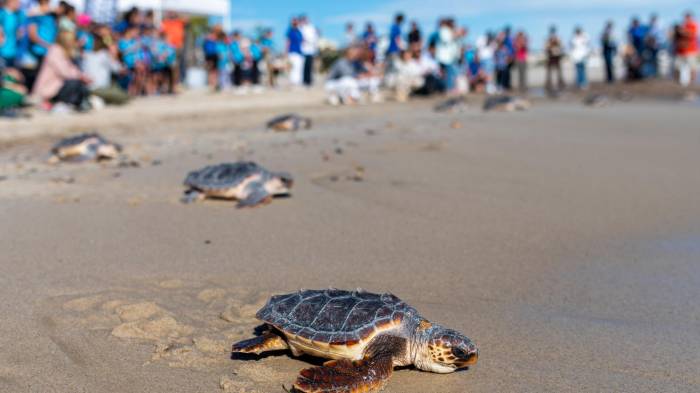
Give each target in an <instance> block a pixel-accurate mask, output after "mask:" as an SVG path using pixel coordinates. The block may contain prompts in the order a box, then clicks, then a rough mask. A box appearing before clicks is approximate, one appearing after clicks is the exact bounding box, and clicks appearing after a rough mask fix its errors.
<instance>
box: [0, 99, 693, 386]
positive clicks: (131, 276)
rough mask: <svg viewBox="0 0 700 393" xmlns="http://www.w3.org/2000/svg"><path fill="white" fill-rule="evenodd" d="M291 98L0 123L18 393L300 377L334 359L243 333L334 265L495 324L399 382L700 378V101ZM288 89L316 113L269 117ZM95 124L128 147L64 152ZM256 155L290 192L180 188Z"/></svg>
mask: <svg viewBox="0 0 700 393" xmlns="http://www.w3.org/2000/svg"><path fill="white" fill-rule="evenodd" d="M290 97H291V93H275V94H272V93H270V94H267V95H262V96H255V97H252V98H249V99H246V98H240V97H232V96H226V95H224V96H215V97H209V96H207V95H204V94H203V93H202V94H200V95H196V94H194V95H187V96H185V97H180V98H175V99H168V98H163V99H154V100H151V101H144V104H143V105H132V106H130V107H127V108H118V109H114V110H112V109H110V110H108V111H105V112H102V113H96V114H94V115H88V116H84V117H82V116H72V117H69V118H64V119H60V118H51V117H48V116H43V117H42V116H39V117H38V118H34V119H30V120H20V121H17V122H7V123H5V122H3V123H2V124H0V134H1V135H2V139H0V145H1V146H2V148H1V149H0V200H1V202H0V217H2V219H1V220H0V234H1V235H0V248H1V249H2V250H3V251H2V253H1V259H0V297H1V298H2V300H3V301H2V302H0V314H1V315H2V316H3V322H2V323H0V348H2V351H0V391H1V392H36V393H49V392H61V393H63V392H65V393H77V392H91V393H93V392H134V393H136V392H173V393H174V392H178V393H179V392H182V393H185V392H186V393H194V392H235V393H243V392H245V393H252V392H259V393H269V392H283V390H282V386H283V385H285V386H288V387H289V386H290V385H291V383H292V382H293V381H294V378H295V376H296V375H297V373H298V371H299V370H300V369H302V368H304V367H307V366H308V365H309V362H310V361H311V362H313V360H311V359H306V358H302V359H295V358H292V357H291V356H286V355H285V356H268V357H263V358H260V359H257V360H249V361H242V360H232V359H231V358H230V357H231V353H230V349H231V344H232V343H233V342H234V341H236V340H240V339H243V338H247V337H249V336H250V335H251V332H252V330H253V328H254V327H255V326H257V325H258V323H257V322H256V320H255V318H254V314H255V312H256V311H257V309H258V308H259V307H261V306H262V305H263V304H264V302H265V301H266V299H267V298H268V297H269V296H270V295H271V294H276V293H283V292H288V291H295V290H297V289H300V288H327V287H337V288H344V289H355V288H358V287H361V288H364V289H366V290H370V291H373V292H392V293H394V294H396V295H397V296H399V297H401V298H402V299H403V300H405V301H407V302H409V303H410V304H411V305H413V306H414V307H416V308H417V309H418V310H419V311H420V312H421V313H422V314H423V315H424V316H425V317H427V318H429V319H431V320H434V321H435V322H438V323H441V324H444V325H446V326H449V327H452V328H454V329H457V330H460V331H462V332H464V333H465V334H467V335H468V336H469V337H471V338H472V339H473V340H474V341H475V342H476V343H477V345H478V346H479V348H480V360H479V363H478V364H477V365H476V366H475V367H473V368H471V369H469V370H467V371H463V372H458V373H454V374H450V375H437V374H430V373H425V372H420V371H417V370H412V369H405V370H399V371H397V372H396V373H395V374H394V376H393V377H392V379H391V381H390V383H389V385H388V386H387V388H386V390H385V391H386V392H389V393H409V392H436V393H463V392H697V391H700V374H698V370H700V356H699V355H698V354H699V353H700V334H699V333H698V332H699V331H700V302H698V301H697V299H698V298H700V266H698V260H699V259H700V203H698V197H697V195H698V194H699V193H700V176H699V175H698V166H699V165H700V155H698V146H700V134H699V133H698V129H699V127H698V124H700V110H698V109H700V106H698V104H697V103H694V102H683V101H680V100H667V99H665V100H652V99H648V98H640V99H632V100H631V101H629V102H621V101H615V102H613V103H611V105H609V106H607V107H602V108H589V107H585V106H583V105H582V104H581V102H580V100H579V99H578V98H575V97H570V98H569V99H562V100H559V101H549V100H544V99H541V100H537V101H535V105H534V106H533V108H532V109H531V110H529V111H526V112H518V113H484V112H482V111H481V108H480V103H479V100H478V99H476V98H475V99H473V100H472V104H471V105H470V107H469V108H468V109H467V110H466V111H464V112H461V113H452V114H437V113H434V112H433V110H432V106H433V105H434V104H435V102H436V101H413V102H410V103H408V104H403V105H402V104H396V103H384V104H379V105H374V106H357V107H345V108H343V107H341V108H333V107H327V106H323V105H321V104H320V103H319V102H320V100H319V99H318V98H319V94H318V92H310V93H309V94H308V95H306V97H308V98H303V99H298V100H297V99H294V100H290ZM168 100H172V101H168ZM204 103H207V104H206V105H205V104H204ZM246 105H247V106H246ZM205 107H206V110H204V109H203V108H205ZM290 110H293V111H298V112H300V113H302V114H306V115H309V116H311V117H312V118H313V119H314V127H313V129H311V130H308V131H300V132H298V133H274V132H269V131H266V130H265V129H264V124H265V121H266V120H267V119H268V118H270V117H272V116H274V115H276V114H279V113H283V112H286V111H290ZM57 119H58V120H57ZM90 129H96V130H99V132H101V133H102V134H103V135H105V136H107V137H109V138H112V139H114V140H116V141H118V142H119V143H121V144H123V145H124V146H125V153H126V154H127V155H128V157H129V159H128V160H127V161H123V162H122V163H121V165H120V163H119V162H107V163H103V164H96V163H87V164H61V165H55V166H52V165H48V164H46V163H45V160H46V158H47V157H48V150H49V148H50V147H51V145H52V144H53V143H54V142H55V141H56V140H57V139H58V138H59V137H60V136H65V135H69V134H71V133H74V132H78V131H87V130H90ZM243 159H245V160H254V161H256V162H258V163H260V164H262V165H264V166H265V167H267V168H269V169H272V170H284V171H288V172H290V173H292V174H293V175H294V177H295V184H294V188H293V190H292V191H293V192H292V196H291V197H289V198H279V199H275V200H274V201H273V202H272V203H271V204H270V205H267V206H264V207H261V208H256V209H236V208H235V203H232V202H227V201H205V202H203V203H198V204H192V205H183V204H181V203H180V202H179V198H180V196H181V194H182V192H183V186H182V181H183V179H184V177H185V175H186V174H187V172H188V171H190V170H193V169H197V168H200V167H202V166H204V165H208V164H213V163H218V162H222V161H235V160H243Z"/></svg>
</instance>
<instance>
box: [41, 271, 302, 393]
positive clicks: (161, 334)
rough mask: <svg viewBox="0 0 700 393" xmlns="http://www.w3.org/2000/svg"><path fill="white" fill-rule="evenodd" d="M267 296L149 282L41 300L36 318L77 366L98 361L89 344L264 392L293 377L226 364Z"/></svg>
mask: <svg viewBox="0 0 700 393" xmlns="http://www.w3.org/2000/svg"><path fill="white" fill-rule="evenodd" d="M268 297H269V294H268V293H264V292H262V291H259V290H255V289H241V288H233V289H231V288H223V286H218V285H214V284H211V283H185V282H183V281H182V280H179V279H173V280H164V281H149V282H143V283H138V284H135V285H131V286H120V287H114V288H112V289H107V290H103V291H99V292H92V293H78V294H71V295H60V296H54V297H51V298H48V299H46V300H45V301H44V302H43V303H42V304H40V306H39V309H38V310H39V311H38V315H37V319H38V321H39V325H40V326H41V327H42V330H43V331H44V333H45V334H46V335H47V336H48V337H50V339H51V341H52V342H53V343H54V344H56V346H57V348H58V349H59V351H61V352H62V353H63V355H65V357H66V358H67V359H68V360H69V361H70V362H71V363H73V364H74V365H76V366H80V367H83V366H85V365H91V364H94V363H99V362H100V360H101V359H98V357H99V356H103V357H104V355H98V354H96V353H91V351H89V349H87V348H89V347H90V346H92V345H100V346H110V345H121V346H126V347H127V348H126V351H127V352H130V353H131V354H132V355H133V356H137V357H138V356H141V359H143V367H148V366H156V367H157V366H162V365H166V366H168V367H173V368H180V369H190V370H196V371H200V372H207V373H210V374H213V375H212V378H213V379H214V380H212V383H214V384H218V386H219V388H220V389H221V390H222V391H224V392H236V393H239V392H245V393H253V392H269V391H273V390H278V389H279V386H280V385H279V383H281V382H282V381H288V380H291V378H292V377H293V375H292V374H290V375H287V374H286V373H284V372H280V371H277V370H275V369H273V368H272V367H270V366H266V365H264V364H262V363H259V362H233V361H232V360H231V344H232V343H233V342H235V341H238V340H241V339H244V338H247V337H250V334H251V330H252V328H254V327H255V326H258V325H259V324H260V322H259V321H258V320H257V319H255V313H256V312H257V310H258V309H259V308H260V307H262V306H263V305H264V304H265V302H266V301H267V299H268ZM76 337H77V339H76ZM144 354H145V356H144ZM232 368H233V371H232Z"/></svg>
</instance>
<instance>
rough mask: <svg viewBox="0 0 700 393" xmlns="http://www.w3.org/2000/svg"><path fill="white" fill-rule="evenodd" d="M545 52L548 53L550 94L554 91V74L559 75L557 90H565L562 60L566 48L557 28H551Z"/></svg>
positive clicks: (548, 86) (548, 89) (547, 87)
mask: <svg viewBox="0 0 700 393" xmlns="http://www.w3.org/2000/svg"><path fill="white" fill-rule="evenodd" d="M545 51H546V53H547V73H546V80H547V82H546V85H545V86H546V89H547V91H548V92H550V93H553V92H554V89H553V86H552V74H553V73H556V74H557V89H558V90H563V89H564V86H565V84H564V75H563V73H562V69H561V59H562V57H564V47H563V45H562V43H561V40H560V39H559V36H558V35H557V28H556V27H555V26H551V27H550V28H549V36H548V37H547V41H546V43H545Z"/></svg>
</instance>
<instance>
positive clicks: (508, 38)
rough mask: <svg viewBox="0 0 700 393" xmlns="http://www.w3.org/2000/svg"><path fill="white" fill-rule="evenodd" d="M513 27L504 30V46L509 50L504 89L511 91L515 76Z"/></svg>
mask: <svg viewBox="0 0 700 393" xmlns="http://www.w3.org/2000/svg"><path fill="white" fill-rule="evenodd" d="M511 30H512V29H511V27H510V26H506V27H505V28H504V29H503V45H504V46H505V47H506V50H508V59H509V60H508V66H507V70H506V72H505V74H504V75H503V78H504V79H503V87H504V88H505V89H506V90H508V91H510V90H511V89H512V88H513V83H512V75H513V72H512V71H513V64H514V63H515V45H514V43H513V34H512V32H511Z"/></svg>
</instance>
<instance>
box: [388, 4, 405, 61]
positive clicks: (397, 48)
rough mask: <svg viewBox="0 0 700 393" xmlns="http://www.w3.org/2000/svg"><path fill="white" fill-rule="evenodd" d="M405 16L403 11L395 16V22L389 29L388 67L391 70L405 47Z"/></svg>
mask: <svg viewBox="0 0 700 393" xmlns="http://www.w3.org/2000/svg"><path fill="white" fill-rule="evenodd" d="M403 20H404V16H403V14H401V13H398V14H396V16H395V17H394V24H392V25H391V28H390V29H389V46H388V47H387V49H386V58H387V68H388V70H389V71H390V72H393V71H394V68H393V64H394V61H395V60H397V59H398V57H399V53H400V52H401V50H402V49H403V48H404V43H403V39H402V38H401V25H402V24H403Z"/></svg>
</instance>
